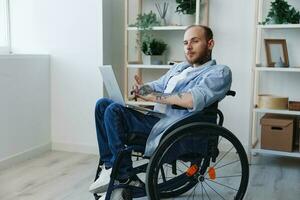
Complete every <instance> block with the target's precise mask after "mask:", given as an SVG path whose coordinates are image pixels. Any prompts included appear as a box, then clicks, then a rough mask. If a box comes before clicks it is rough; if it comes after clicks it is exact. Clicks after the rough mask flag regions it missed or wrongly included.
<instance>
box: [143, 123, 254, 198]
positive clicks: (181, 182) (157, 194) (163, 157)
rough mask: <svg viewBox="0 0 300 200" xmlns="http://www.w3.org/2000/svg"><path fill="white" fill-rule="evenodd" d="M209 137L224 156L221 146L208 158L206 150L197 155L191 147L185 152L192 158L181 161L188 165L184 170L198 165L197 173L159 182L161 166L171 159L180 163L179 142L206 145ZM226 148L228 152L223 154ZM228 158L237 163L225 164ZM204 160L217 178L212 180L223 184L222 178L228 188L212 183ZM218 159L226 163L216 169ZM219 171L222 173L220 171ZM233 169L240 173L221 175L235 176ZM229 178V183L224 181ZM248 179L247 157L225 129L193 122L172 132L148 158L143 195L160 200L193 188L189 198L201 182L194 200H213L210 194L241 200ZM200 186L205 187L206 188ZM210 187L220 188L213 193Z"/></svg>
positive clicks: (196, 149) (162, 167)
mask: <svg viewBox="0 0 300 200" xmlns="http://www.w3.org/2000/svg"><path fill="white" fill-rule="evenodd" d="M203 138H206V139H203ZM207 138H210V139H207ZM211 138H213V140H216V144H218V148H217V149H220V148H221V147H222V146H224V150H225V151H224V152H225V153H223V151H222V150H223V147H222V148H221V151H220V153H219V152H218V153H217V154H214V155H215V156H212V155H213V154H212V153H211V151H210V150H201V152H204V153H201V152H199V149H201V148H202V147H199V146H196V148H194V147H192V145H191V146H189V148H188V151H189V154H193V155H194V156H193V158H190V160H189V158H188V159H185V162H186V163H190V164H189V165H186V164H185V166H187V169H188V167H189V166H191V165H192V164H194V163H196V164H197V166H199V170H198V171H197V173H195V174H194V175H193V176H192V177H189V176H187V175H186V173H185V171H181V174H180V175H178V176H175V177H174V178H171V179H169V180H164V181H163V182H161V181H160V177H159V173H161V172H160V170H161V169H165V168H164V166H165V165H168V163H170V162H173V161H174V160H176V161H180V160H182V155H181V154H180V152H181V151H180V148H178V147H180V145H181V143H185V142H186V141H188V140H189V141H191V140H193V141H200V140H201V141H202V140H203V141H208V142H206V143H210V141H213V140H211ZM195 143H196V142H195ZM206 143H205V142H203V144H201V145H202V146H204V144H206ZM223 143H224V144H223ZM227 144H228V146H232V147H231V148H228V147H227ZM196 145H197V144H196ZM208 146H209V145H208ZM208 146H206V147H208ZM198 147H199V148H198ZM185 148H186V147H185ZM174 149H176V151H177V150H178V149H179V150H178V152H176V155H174ZM227 149H228V151H227V152H226V150H227ZM232 149H233V151H232ZM217 151H218V150H217ZM185 153H186V152H185ZM170 155H171V157H174V158H171V159H170ZM185 155H187V154H185ZM195 155H196V156H195ZM208 156H210V157H208ZM213 157H215V158H216V160H214V159H213ZM226 157H227V158H226ZM228 157H229V158H230V159H231V157H234V159H238V160H234V161H230V162H228V161H227V160H226V159H229V158H228ZM206 158H207V159H208V163H209V166H210V167H212V169H213V171H214V172H215V173H217V174H220V175H221V176H217V177H215V179H217V180H218V181H219V180H222V181H223V180H224V179H225V181H226V182H225V183H226V184H227V182H228V184H230V185H225V183H222V182H218V181H215V179H213V177H208V176H211V175H210V173H209V172H208V171H207V170H206V169H207V168H206V167H204V165H205V164H204V163H205V161H204V160H205V159H206ZM225 158H226V159H225ZM218 159H219V160H218ZM222 160H223V162H224V161H226V162H228V163H226V164H223V165H221V166H218V164H220V162H221V161H222ZM212 161H214V162H212ZM237 164H238V165H237ZM229 166H231V168H229ZM202 167H203V168H204V169H205V172H202V175H200V174H201V173H200V171H201V169H200V168H202ZM224 169H225V170H224ZM221 170H223V171H224V172H222V171H221ZM235 170H238V171H239V170H241V172H239V173H241V174H232V175H231V174H229V175H227V174H226V175H222V173H228V171H229V172H230V171H233V172H234V173H235ZM233 172H232V173H233ZM161 174H162V173H161ZM229 178H231V179H233V180H229V181H228V179H229ZM239 178H240V180H239ZM248 180H249V165H248V158H247V154H246V152H245V150H244V148H243V146H242V144H241V143H240V141H239V140H238V139H237V138H236V137H235V136H234V135H233V134H232V133H231V132H230V131H229V130H227V129H225V128H223V127H221V126H218V125H215V124H211V123H202V122H195V123H191V124H187V125H184V126H182V127H179V128H177V129H175V130H173V131H172V132H171V133H169V134H168V135H167V136H166V137H165V138H164V139H163V140H162V141H161V143H160V145H159V146H158V148H157V149H156V151H155V152H154V154H153V155H152V157H151V159H150V161H149V164H148V167H147V173H146V192H147V195H148V198H149V199H151V200H159V199H161V198H169V197H175V196H179V195H181V194H184V193H186V192H187V191H189V190H191V189H192V188H194V189H193V191H192V192H193V193H194V194H192V195H195V191H197V190H196V189H197V187H198V186H200V185H199V184H200V183H201V190H202V191H201V197H202V198H199V197H198V198H196V199H213V198H210V197H212V196H209V195H213V196H219V197H218V198H217V199H226V200H227V199H230V200H242V199H243V197H244V195H245V193H246V190H247V185H248ZM230 181H234V186H236V187H235V188H234V186H232V185H231V182H230ZM236 182H237V183H236ZM174 183H175V185H174ZM204 184H206V185H207V186H206V185H204ZM219 185H220V186H219ZM178 186H179V187H178ZM205 186H206V188H205ZM214 187H221V189H219V188H218V191H217V190H216V189H214ZM220 190H221V191H220ZM225 190H226V191H225ZM227 190H229V191H227ZM222 192H223V193H224V194H223V193H222ZM211 193H212V194H211ZM190 195H191V194H189V196H190ZM223 195H224V196H223ZM220 196H221V197H220Z"/></svg>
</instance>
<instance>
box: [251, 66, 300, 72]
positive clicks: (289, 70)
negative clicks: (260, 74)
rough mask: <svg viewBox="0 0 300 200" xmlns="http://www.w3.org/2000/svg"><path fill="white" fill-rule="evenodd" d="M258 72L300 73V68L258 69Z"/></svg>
mask: <svg viewBox="0 0 300 200" xmlns="http://www.w3.org/2000/svg"><path fill="white" fill-rule="evenodd" d="M255 70H256V71H271V72H300V67H256V68H255Z"/></svg>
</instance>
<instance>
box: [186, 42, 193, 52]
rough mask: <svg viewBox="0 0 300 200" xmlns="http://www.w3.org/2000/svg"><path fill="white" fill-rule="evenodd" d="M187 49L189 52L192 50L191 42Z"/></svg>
mask: <svg viewBox="0 0 300 200" xmlns="http://www.w3.org/2000/svg"><path fill="white" fill-rule="evenodd" d="M186 48H187V50H190V49H192V45H191V43H190V42H189V43H188V44H187V46H186Z"/></svg>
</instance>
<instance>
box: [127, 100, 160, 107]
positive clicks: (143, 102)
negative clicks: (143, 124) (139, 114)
mask: <svg viewBox="0 0 300 200" xmlns="http://www.w3.org/2000/svg"><path fill="white" fill-rule="evenodd" d="M126 104H130V105H140V106H154V105H155V103H154V102H148V101H126Z"/></svg>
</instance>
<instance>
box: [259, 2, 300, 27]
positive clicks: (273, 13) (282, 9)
mask: <svg viewBox="0 0 300 200" xmlns="http://www.w3.org/2000/svg"><path fill="white" fill-rule="evenodd" d="M299 20H300V13H299V11H296V9H295V8H294V7H292V6H291V5H289V4H288V3H287V2H286V1H285V0H275V1H273V2H271V9H270V11H269V13H268V16H267V18H266V19H265V21H263V22H262V24H299Z"/></svg>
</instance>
